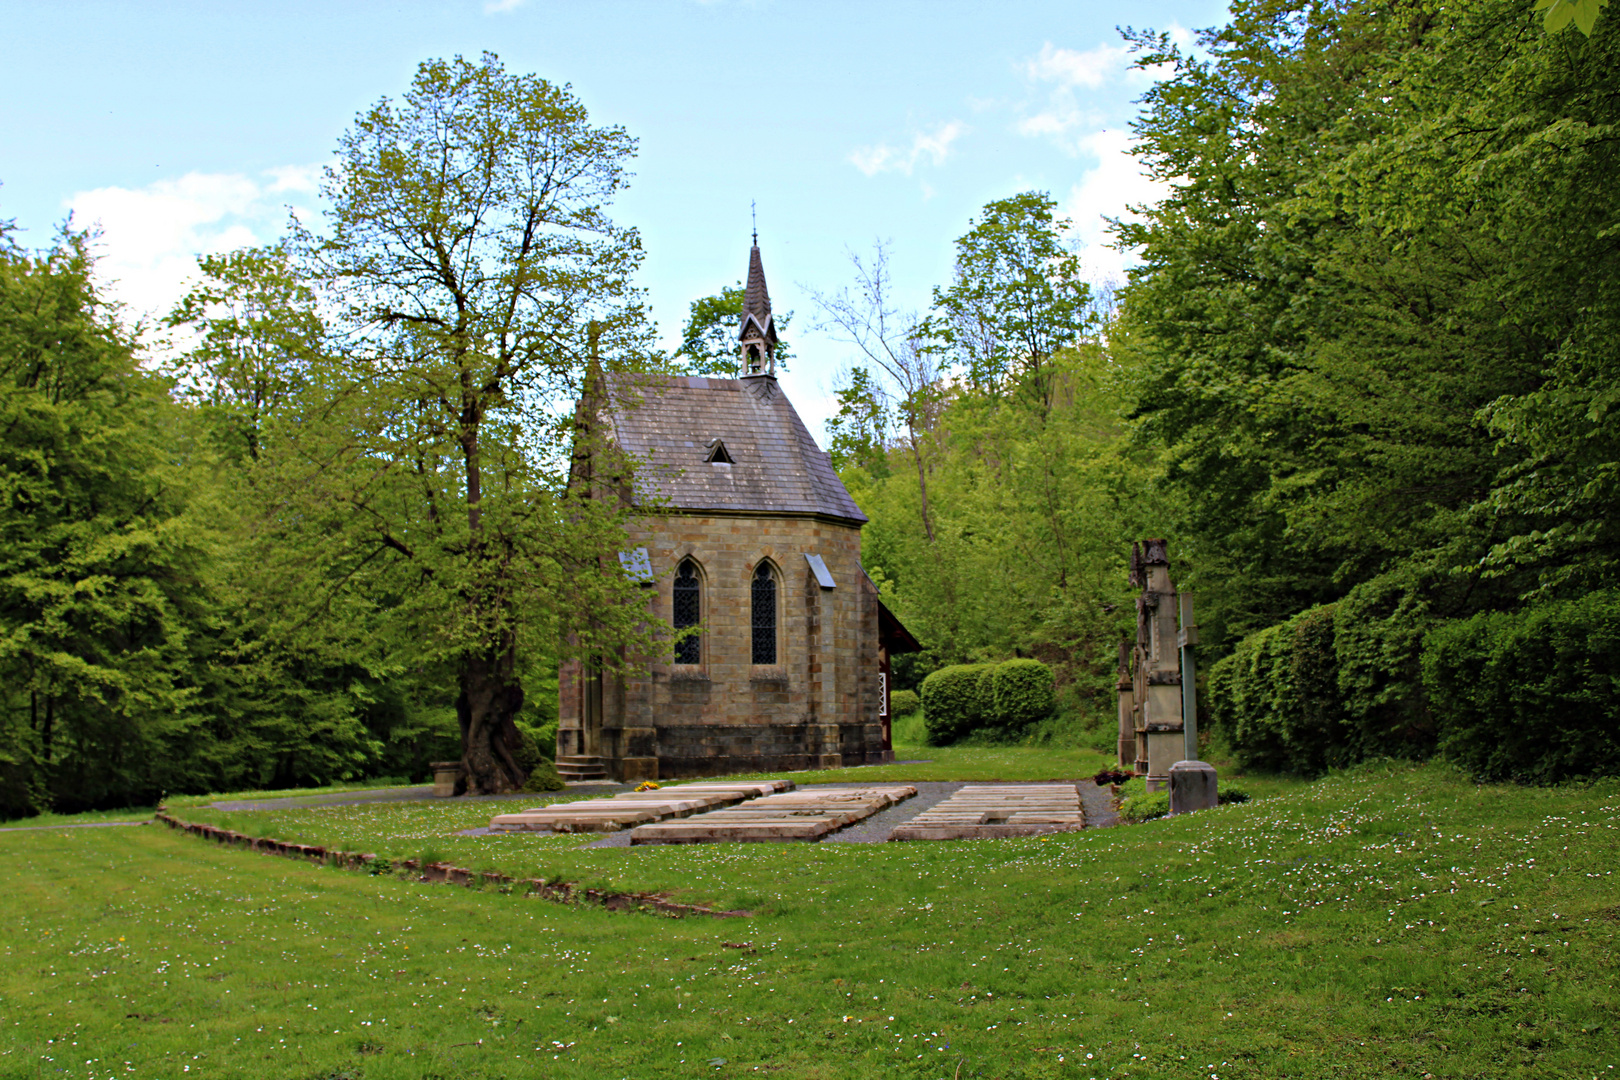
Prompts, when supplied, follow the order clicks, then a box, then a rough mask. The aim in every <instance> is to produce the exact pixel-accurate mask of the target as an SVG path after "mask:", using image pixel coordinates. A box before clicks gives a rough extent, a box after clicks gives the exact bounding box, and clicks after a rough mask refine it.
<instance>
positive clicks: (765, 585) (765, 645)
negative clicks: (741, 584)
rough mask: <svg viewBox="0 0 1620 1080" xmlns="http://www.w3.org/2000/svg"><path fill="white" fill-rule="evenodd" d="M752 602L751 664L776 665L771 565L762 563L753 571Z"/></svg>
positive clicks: (774, 591)
mask: <svg viewBox="0 0 1620 1080" xmlns="http://www.w3.org/2000/svg"><path fill="white" fill-rule="evenodd" d="M751 597H752V600H753V603H752V608H753V630H754V640H753V662H754V663H756V664H774V663H776V575H775V574H774V573H772V572H771V564H770V563H768V562H762V563H760V564H759V569H758V570H755V571H754V583H753V588H752V590H751Z"/></svg>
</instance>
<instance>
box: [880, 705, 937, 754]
mask: <svg viewBox="0 0 1620 1080" xmlns="http://www.w3.org/2000/svg"><path fill="white" fill-rule="evenodd" d="M889 736H890V741H891V742H892V743H893V744H894V745H895V746H896V747H901V746H927V745H929V741H928V720H927V718H926V717H924V716H923V712H922V709H921V708H920V707H919V708H918V709H917V710H916V711H915V712H911V713H907V714H906V715H905V716H896V717H894V719H893V720H892V721H891V723H890V726H889Z"/></svg>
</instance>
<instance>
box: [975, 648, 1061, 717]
mask: <svg viewBox="0 0 1620 1080" xmlns="http://www.w3.org/2000/svg"><path fill="white" fill-rule="evenodd" d="M1052 687H1053V684H1052V669H1051V668H1049V667H1047V666H1046V665H1045V664H1043V663H1041V662H1040V661H1039V660H1004V661H1002V662H1001V663H999V664H997V665H996V666H995V668H994V669H992V671H991V672H990V695H991V707H992V709H993V713H992V715H993V716H994V718H995V722H996V723H997V724H999V725H1001V727H1002V728H1003V729H1005V730H1007V731H1008V732H1009V733H1018V732H1022V731H1024V730H1025V729H1026V728H1029V727H1032V726H1034V725H1035V724H1038V723H1040V722H1041V721H1042V720H1045V719H1047V718H1048V717H1050V716H1051V715H1052V713H1053V711H1054V710H1055V709H1056V708H1057V695H1056V694H1055V693H1054V692H1053V688H1052Z"/></svg>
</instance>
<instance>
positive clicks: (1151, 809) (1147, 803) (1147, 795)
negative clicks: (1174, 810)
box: [1119, 791, 1170, 825]
mask: <svg viewBox="0 0 1620 1080" xmlns="http://www.w3.org/2000/svg"><path fill="white" fill-rule="evenodd" d="M1168 813H1170V795H1169V793H1168V792H1164V791H1154V792H1143V793H1142V794H1140V795H1132V796H1131V797H1129V798H1127V799H1121V800H1120V803H1119V816H1120V818H1121V820H1124V821H1128V822H1130V823H1132V824H1133V825H1134V824H1137V823H1139V822H1143V821H1152V820H1153V819H1154V818H1162V817H1164V816H1165V815H1166V814H1168Z"/></svg>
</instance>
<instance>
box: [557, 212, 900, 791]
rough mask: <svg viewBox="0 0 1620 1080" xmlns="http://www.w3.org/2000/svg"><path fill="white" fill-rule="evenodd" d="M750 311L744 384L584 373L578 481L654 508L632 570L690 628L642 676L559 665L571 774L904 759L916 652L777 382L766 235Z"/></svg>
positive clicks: (638, 539)
mask: <svg viewBox="0 0 1620 1080" xmlns="http://www.w3.org/2000/svg"><path fill="white" fill-rule="evenodd" d="M743 309H744V310H743V314H742V318H741V322H740V325H739V327H738V333H737V349H738V355H739V361H740V364H739V368H740V372H741V377H740V378H735V379H723V378H700V377H689V376H668V375H643V374H629V373H616V372H606V373H604V372H600V371H593V373H592V376H591V378H590V379H588V380H587V388H586V392H585V394H584V396H583V397H582V398H581V400H580V402H579V405H578V409H577V412H576V418H577V420H576V423H577V437H576V443H575V452H574V461H573V466H572V471H571V476H570V483H571V484H586V485H590V486H591V488H592V490H593V491H611V492H613V493H614V497H617V498H621V499H625V500H628V501H629V502H630V503H632V504H633V505H634V506H635V507H637V509H639V510H642V511H643V512H642V513H640V514H638V515H637V517H636V519H635V525H634V526H633V532H632V536H631V544H632V545H633V547H632V548H631V549H630V550H628V551H625V552H622V553H621V554H620V562H621V563H622V564H623V567H624V569H625V572H626V573H628V574H631V575H632V576H634V577H636V578H638V579H639V580H640V581H642V582H643V587H644V588H645V589H646V590H647V593H648V608H649V611H650V612H651V613H652V616H653V617H654V618H655V619H657V620H660V621H661V622H662V623H663V624H664V625H666V626H667V627H669V629H670V630H671V632H672V633H673V632H674V631H682V630H688V629H690V628H696V630H697V632H696V633H692V634H688V635H687V636H685V637H683V638H681V639H680V640H678V641H677V642H676V644H675V646H674V649H673V653H672V654H671V655H668V656H665V657H662V658H658V659H656V660H655V661H654V662H652V663H651V664H650V665H648V670H647V672H646V674H644V675H640V676H632V677H620V676H617V675H614V674H611V673H609V674H602V673H601V672H595V671H592V670H591V669H590V666H589V665H585V664H582V663H581V662H579V661H570V662H568V663H566V664H564V665H563V667H562V669H561V671H560V673H559V679H558V684H559V702H558V731H557V771H558V772H559V773H561V774H562V775H563V777H564V778H565V779H579V780H584V779H594V778H612V779H616V780H622V781H637V780H662V779H672V778H679V777H691V776H716V775H722V774H727V773H739V772H758V771H766V770H781V769H815V768H836V767H839V766H845V765H871V764H883V763H887V762H890V761H893V760H894V751H893V748H892V745H891V742H890V730H889V658H890V657H891V656H893V655H895V654H897V653H901V652H914V651H917V650H918V649H919V648H920V646H919V645H918V643H917V641H916V639H915V638H913V637H912V636H911V634H910V633H909V632H907V631H906V629H905V627H904V626H902V625H901V624H900V622H899V620H898V619H896V618H895V617H894V615H893V614H892V613H891V612H889V611H888V609H887V608H886V607H884V605H883V602H882V600H881V599H880V598H879V595H878V590H877V588H876V587H875V586H874V585H873V584H872V581H871V579H870V578H869V577H867V575H866V572H865V571H864V570H863V569H862V566H861V526H862V525H863V524H865V523H866V520H867V518H866V515H864V514H862V513H861V511H860V508H859V507H857V506H856V505H855V501H854V500H853V499H851V498H850V496H849V492H848V491H847V490H845V488H844V485H843V483H842V482H841V481H840V480H839V479H838V474H837V473H836V472H834V471H833V467H832V463H831V461H830V459H829V458H828V456H827V454H825V453H824V452H822V450H821V449H820V448H819V447H817V445H816V443H815V440H814V439H813V438H811V436H810V432H809V431H808V430H807V429H806V428H805V426H804V422H803V421H802V420H800V419H799V414H798V413H797V412H796V411H795V410H794V408H793V404H792V402H790V401H789V400H788V398H787V395H786V394H785V393H784V392H783V390H782V387H781V385H780V384H779V383H778V382H777V378H776V349H777V331H776V325H775V323H774V322H773V320H772V318H771V300H770V294H769V292H768V291H767V289H766V286H765V269H764V264H763V263H762V261H761V259H760V253H759V242H758V237H757V236H756V237H755V241H754V245H753V248H752V250H751V251H750V252H749V260H748V283H747V287H746V289H745V291H744V304H743ZM593 447H594V449H593ZM626 459H628V460H629V461H631V462H633V463H634V464H633V468H632V470H631V479H629V480H628V481H621V480H620V478H619V476H620V473H622V472H623V467H622V466H620V465H617V464H615V462H622V461H624V460H626Z"/></svg>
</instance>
